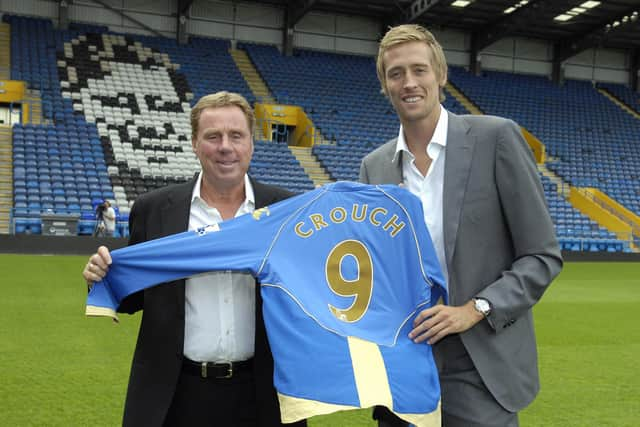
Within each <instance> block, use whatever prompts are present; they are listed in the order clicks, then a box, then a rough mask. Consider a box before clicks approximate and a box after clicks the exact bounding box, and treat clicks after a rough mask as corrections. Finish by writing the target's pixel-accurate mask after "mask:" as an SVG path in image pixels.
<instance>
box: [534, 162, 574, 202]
mask: <svg viewBox="0 0 640 427" xmlns="http://www.w3.org/2000/svg"><path fill="white" fill-rule="evenodd" d="M536 166H538V171H540V173H542V174H543V175H544V176H546V177H547V178H549V179H550V180H551V182H552V183H554V184H555V185H556V191H557V192H558V194H559V195H561V196H562V197H564V198H566V197H567V196H568V195H569V190H570V189H571V186H570V185H569V184H567V183H566V182H564V180H563V179H562V178H560V177H559V176H558V175H556V173H555V172H553V171H551V170H549V168H547V166H546V165H545V164H544V163H538V164H537V165H536Z"/></svg>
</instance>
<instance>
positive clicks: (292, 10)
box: [282, 0, 316, 56]
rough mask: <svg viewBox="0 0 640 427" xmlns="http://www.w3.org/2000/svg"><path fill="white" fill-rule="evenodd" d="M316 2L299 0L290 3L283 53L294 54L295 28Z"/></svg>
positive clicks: (283, 39) (285, 19)
mask: <svg viewBox="0 0 640 427" xmlns="http://www.w3.org/2000/svg"><path fill="white" fill-rule="evenodd" d="M315 3H316V0H298V1H292V2H289V4H288V5H287V8H286V9H285V14H284V16H285V18H284V22H285V25H284V34H283V35H282V52H283V53H284V54H285V55H287V56H290V55H292V54H293V27H294V26H295V25H296V24H297V23H298V21H300V20H301V19H302V17H304V15H306V14H307V12H309V10H311V8H312V7H313V5H314V4H315Z"/></svg>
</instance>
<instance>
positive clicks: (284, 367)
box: [86, 182, 446, 426]
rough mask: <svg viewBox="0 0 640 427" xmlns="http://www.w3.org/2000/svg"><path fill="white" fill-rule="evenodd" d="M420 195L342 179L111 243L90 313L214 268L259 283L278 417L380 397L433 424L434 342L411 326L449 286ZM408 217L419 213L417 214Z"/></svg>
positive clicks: (436, 419) (379, 401) (376, 401)
mask: <svg viewBox="0 0 640 427" xmlns="http://www.w3.org/2000/svg"><path fill="white" fill-rule="evenodd" d="M422 218H423V213H422V205H421V203H420V201H419V199H418V198H416V197H415V196H413V195H412V194H411V193H410V192H409V191H407V190H405V189H402V188H400V187H397V186H391V185H378V186H371V185H365V184H358V183H348V182H338V183H334V184H328V185H325V186H323V187H321V188H318V189H316V190H314V191H311V192H308V193H305V194H302V195H300V196H296V197H293V198H290V199H287V200H284V201H282V202H279V203H276V204H273V205H271V206H269V207H266V208H262V209H258V210H256V211H255V212H254V213H253V214H252V215H244V216H241V217H238V218H235V219H232V220H229V221H225V222H221V223H219V224H217V225H211V226H208V227H203V228H201V229H199V230H196V231H188V232H184V233H180V234H176V235H172V236H168V237H165V238H161V239H157V240H152V241H148V242H144V243H141V244H138V245H134V246H130V247H127V248H123V249H118V250H115V251H113V252H112V259H113V263H112V265H111V267H110V269H109V273H108V275H107V276H106V277H105V279H104V280H103V281H101V282H98V283H96V284H95V285H94V286H93V287H92V289H91V292H90V293H89V296H88V300H87V310H86V312H87V314H88V315H111V316H114V317H115V311H116V309H117V307H118V305H119V303H120V301H122V299H123V298H125V297H126V296H127V295H129V294H132V293H134V292H137V291H140V290H142V289H145V288H148V287H150V286H153V285H155V284H158V283H161V282H166V281H170V280H174V279H178V278H184V277H188V276H191V275H194V274H197V273H202V272H208V271H213V270H234V271H244V272H248V273H250V274H252V275H253V276H254V277H256V279H257V280H258V281H259V283H260V284H261V293H262V297H263V301H264V303H263V311H264V320H265V325H266V328H267V334H268V337H269V342H270V345H271V349H272V352H273V356H274V363H275V366H274V368H275V372H274V384H275V387H276V389H277V391H278V393H279V397H280V406H281V413H282V419H283V421H284V422H292V421H296V420H299V419H304V418H308V417H311V416H314V415H318V414H324V413H329V412H334V411H336V410H342V409H349V408H361V407H370V406H373V405H384V406H387V407H388V408H389V409H391V410H392V411H394V412H395V413H396V414H398V415H399V416H400V417H402V418H404V419H406V420H407V421H409V422H412V423H413V424H415V425H418V426H422V425H425V426H427V425H428V426H431V425H433V426H435V425H439V424H440V411H439V398H440V389H439V384H438V377H437V372H436V369H435V364H434V361H433V357H432V354H431V347H430V346H428V345H426V344H415V343H413V342H412V341H411V340H409V339H408V337H407V334H408V332H409V331H410V330H411V328H412V319H413V317H414V316H415V314H416V312H417V311H419V310H422V309H424V308H427V307H429V306H432V305H433V304H435V302H436V301H437V300H438V298H440V297H443V298H444V299H445V301H446V287H445V284H444V281H443V278H442V274H441V272H440V267H439V264H438V260H437V256H436V254H435V251H434V248H433V245H432V243H431V239H430V237H429V234H428V231H427V228H426V226H425V224H424V221H422ZM414 219H415V222H414Z"/></svg>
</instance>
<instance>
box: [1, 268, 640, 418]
mask: <svg viewBox="0 0 640 427" xmlns="http://www.w3.org/2000/svg"><path fill="white" fill-rule="evenodd" d="M85 260H86V257H78V256H27V255H0V272H1V277H2V280H1V282H0V283H1V287H2V298H1V301H2V302H1V303H0V304H1V313H2V321H1V322H0V360H1V362H0V402H2V410H1V411H0V425H3V426H4V425H6V426H45V425H46V426H65V427H66V426H117V425H119V424H120V420H121V414H122V405H123V400H124V395H125V389H126V384H127V380H128V374H129V364H130V361H131V355H132V352H133V346H134V344H135V338H136V334H137V328H138V324H139V320H140V316H139V315H136V316H122V318H121V322H120V323H119V324H115V323H113V322H111V321H109V320H107V319H94V318H92V319H88V318H85V316H84V302H85V296H86V293H85V287H84V284H83V282H82V279H81V276H80V273H81V270H82V267H83V265H84V262H85ZM639 313H640V263H568V264H566V265H565V269H564V271H563V272H562V274H561V275H560V277H559V278H558V279H557V280H556V281H555V282H554V283H553V285H552V286H551V288H550V289H549V291H548V292H547V294H546V295H545V297H544V298H543V299H542V301H541V302H540V304H538V306H536V308H535V318H536V329H537V337H538V347H539V359H540V373H541V382H542V390H541V392H540V394H539V396H538V398H537V399H536V401H535V402H534V403H533V404H532V405H531V406H530V407H529V408H527V409H526V410H525V411H523V412H522V414H521V417H520V420H521V425H522V426H524V427H528V426H540V427H547V426H550V427H556V426H557V427H569V426H576V427H578V426H580V427H582V426H598V427H604V426H612V427H614V426H615V427H624V426H629V427H631V426H637V425H639V423H640V314H639ZM374 425H375V424H374V422H373V421H371V419H370V415H369V411H368V410H361V411H351V412H342V413H338V414H333V415H329V416H322V417H315V418H314V419H312V420H311V421H310V426H312V427H325V426H326V427H329V426H332V427H333V426H347V427H351V426H354V427H355V426H374Z"/></svg>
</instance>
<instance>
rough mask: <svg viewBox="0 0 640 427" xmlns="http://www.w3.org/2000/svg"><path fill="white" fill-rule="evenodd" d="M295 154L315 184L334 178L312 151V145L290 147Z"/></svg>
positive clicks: (321, 183) (330, 180) (324, 182)
mask: <svg viewBox="0 0 640 427" xmlns="http://www.w3.org/2000/svg"><path fill="white" fill-rule="evenodd" d="M289 149H290V150H291V152H292V153H293V155H294V156H295V157H296V159H298V162H300V166H302V168H303V169H304V171H305V173H306V174H307V175H309V178H311V181H313V183H314V185H323V184H326V183H328V182H332V181H333V180H332V179H331V177H330V176H329V174H328V173H327V171H326V170H325V169H324V168H323V167H322V165H320V162H318V159H317V158H316V156H314V155H313V153H312V152H311V147H289Z"/></svg>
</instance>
